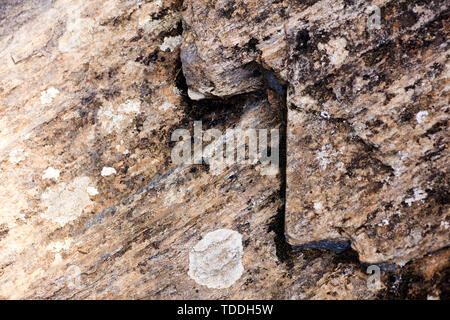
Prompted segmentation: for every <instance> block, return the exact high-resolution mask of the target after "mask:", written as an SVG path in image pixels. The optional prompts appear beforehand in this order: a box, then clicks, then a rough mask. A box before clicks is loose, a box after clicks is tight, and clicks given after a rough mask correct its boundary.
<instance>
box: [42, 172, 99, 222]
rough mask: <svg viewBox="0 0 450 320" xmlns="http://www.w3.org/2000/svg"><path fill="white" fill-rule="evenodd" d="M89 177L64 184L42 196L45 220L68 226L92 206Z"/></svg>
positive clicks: (48, 190)
mask: <svg viewBox="0 0 450 320" xmlns="http://www.w3.org/2000/svg"><path fill="white" fill-rule="evenodd" d="M89 184H90V180H89V178H88V177H79V178H76V179H75V180H73V181H72V182H70V183H69V184H66V183H64V182H62V183H60V184H58V185H57V186H55V187H53V188H50V189H47V190H46V191H45V192H44V194H43V195H42V207H43V208H44V213H43V215H42V217H43V218H45V219H47V220H50V221H52V222H55V223H58V224H59V225H60V226H64V225H66V224H67V223H68V222H71V221H73V220H75V219H77V218H78V217H79V216H80V215H81V214H82V213H83V210H84V209H85V208H86V207H87V206H88V205H90V204H91V200H90V199H89V195H88V193H87V192H86V188H87V187H88V186H89Z"/></svg>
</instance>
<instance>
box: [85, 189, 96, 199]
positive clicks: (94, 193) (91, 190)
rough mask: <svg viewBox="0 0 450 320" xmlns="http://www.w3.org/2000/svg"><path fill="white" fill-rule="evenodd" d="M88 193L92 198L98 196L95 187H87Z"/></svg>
mask: <svg viewBox="0 0 450 320" xmlns="http://www.w3.org/2000/svg"><path fill="white" fill-rule="evenodd" d="M86 192H87V193H88V195H90V196H91V197H94V196H96V195H98V190H97V188H94V187H87V188H86Z"/></svg>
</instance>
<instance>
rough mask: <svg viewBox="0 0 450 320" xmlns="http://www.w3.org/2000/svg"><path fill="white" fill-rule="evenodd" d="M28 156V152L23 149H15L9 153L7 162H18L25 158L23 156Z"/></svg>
mask: <svg viewBox="0 0 450 320" xmlns="http://www.w3.org/2000/svg"><path fill="white" fill-rule="evenodd" d="M27 156H28V153H26V152H24V150H23V149H17V150H13V151H11V152H10V153H9V157H8V159H9V162H11V163H13V164H18V163H19V162H21V161H23V160H25V158H26V157H27Z"/></svg>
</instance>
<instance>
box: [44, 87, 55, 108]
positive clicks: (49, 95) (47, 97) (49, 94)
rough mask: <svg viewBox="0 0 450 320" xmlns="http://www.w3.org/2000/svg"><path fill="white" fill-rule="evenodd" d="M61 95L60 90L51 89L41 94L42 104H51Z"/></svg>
mask: <svg viewBox="0 0 450 320" xmlns="http://www.w3.org/2000/svg"><path fill="white" fill-rule="evenodd" d="M58 94H59V90H58V89H56V88H53V87H51V88H49V89H47V90H46V91H42V92H41V103H42V104H50V103H52V101H53V99H54V98H56V96H57V95H58Z"/></svg>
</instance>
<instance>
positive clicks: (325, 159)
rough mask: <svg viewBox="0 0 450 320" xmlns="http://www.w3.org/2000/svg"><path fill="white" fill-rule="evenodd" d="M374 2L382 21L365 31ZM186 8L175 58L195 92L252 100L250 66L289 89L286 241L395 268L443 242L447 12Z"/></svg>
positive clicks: (436, 5)
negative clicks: (350, 251)
mask: <svg viewBox="0 0 450 320" xmlns="http://www.w3.org/2000/svg"><path fill="white" fill-rule="evenodd" d="M374 5H376V7H375V9H376V8H377V7H378V8H379V9H380V10H379V12H380V14H381V17H380V19H379V21H380V25H379V26H376V28H369V26H368V21H369V20H370V19H371V20H370V21H375V20H376V19H375V20H374V19H373V16H372V15H373V14H374V12H375V11H374ZM185 6H186V10H185V11H184V12H183V19H184V23H185V27H186V28H185V32H184V33H183V44H182V47H181V57H182V61H183V70H184V72H185V74H186V78H187V82H188V85H189V87H190V89H191V90H193V91H195V92H196V93H198V95H199V96H201V97H202V98H208V97H214V96H220V97H226V96H232V95H236V94H240V93H242V92H247V91H249V90H251V89H253V88H254V87H255V86H261V85H262V84H260V83H258V81H260V80H259V79H260V78H261V77H263V78H264V73H262V74H259V73H257V72H255V73H252V76H249V74H248V72H247V73H246V71H245V70H247V71H248V68H249V67H252V68H253V67H254V66H261V67H263V68H264V69H265V70H269V71H270V73H271V74H272V75H273V76H274V77H276V78H277V79H278V81H279V82H281V83H284V84H286V85H287V101H286V104H287V106H288V119H287V123H288V132H287V168H286V176H287V190H286V195H287V198H286V238H287V240H288V242H289V243H290V244H292V245H294V246H299V247H303V248H310V247H317V248H328V249H336V248H338V250H341V249H342V248H345V247H346V246H347V245H348V243H349V242H351V245H352V247H353V248H354V249H355V250H357V251H358V253H359V256H360V259H361V261H364V262H370V263H380V262H396V263H400V264H404V263H406V262H407V261H409V260H411V259H414V258H417V257H421V256H423V255H425V254H427V253H429V252H433V251H435V250H437V249H440V248H444V247H446V246H448V245H449V244H450V240H449V238H450V237H449V231H448V229H447V228H446V226H447V225H448V220H449V219H450V218H449V207H448V198H449V197H448V156H447V152H446V150H447V149H448V133H447V132H448V74H449V68H448V55H449V50H448V42H447V40H446V39H447V38H448V28H447V24H448V4H446V3H444V2H442V1H437V0H436V1H428V2H427V3H424V2H423V1H392V0H384V1H377V2H373V3H368V2H367V1H362V0H361V1H352V2H349V1H328V0H322V1H307V2H301V1H276V2H264V3H260V2H257V1H217V2H216V3H215V5H214V6H210V5H208V3H207V2H204V1H198V0H189V1H186V2H185ZM376 12H378V11H376ZM371 17H372V18H371ZM246 68H247V69H246ZM266 78H267V77H266ZM230 79H233V81H230Z"/></svg>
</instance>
